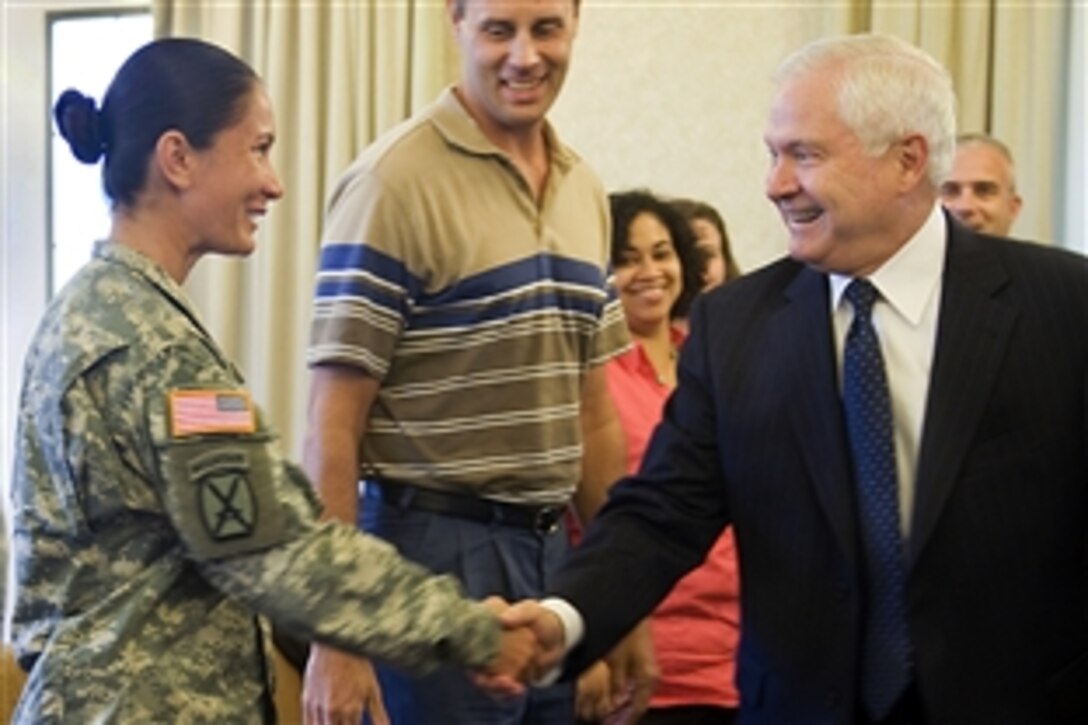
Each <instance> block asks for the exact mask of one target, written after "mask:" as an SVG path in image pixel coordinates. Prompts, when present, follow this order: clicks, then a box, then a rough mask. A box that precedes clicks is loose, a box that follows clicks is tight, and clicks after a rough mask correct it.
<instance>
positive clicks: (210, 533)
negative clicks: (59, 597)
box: [137, 346, 500, 671]
mask: <svg viewBox="0 0 1088 725" xmlns="http://www.w3.org/2000/svg"><path fill="white" fill-rule="evenodd" d="M149 368H150V372H149V373H148V375H146V376H145V381H144V383H143V384H142V385H141V386H140V388H141V390H140V392H139V395H138V396H137V397H139V398H141V401H140V402H141V407H142V409H143V411H144V413H143V414H144V415H145V421H144V424H145V425H146V426H147V430H148V431H149V433H150V445H151V447H152V448H153V450H154V456H153V457H154V460H153V462H152V466H153V468H154V475H155V476H157V478H158V481H157V483H158V485H159V487H160V489H161V491H160V495H161V498H162V502H163V506H164V508H165V509H166V512H167V515H168V516H169V518H170V521H171V523H172V524H173V526H174V527H175V528H176V530H177V532H178V535H179V537H180V539H181V541H182V543H183V545H184V546H185V547H186V549H187V551H188V552H189V555H190V557H191V558H192V559H193V560H194V561H196V562H197V564H198V566H199V568H200V570H201V571H202V573H203V574H204V575H205V576H206V577H207V579H208V580H209V581H210V582H211V583H212V584H213V585H215V586H216V587H218V588H219V589H221V590H222V591H224V592H225V593H227V594H229V595H231V596H233V597H235V598H237V599H239V600H241V601H244V602H246V603H247V604H249V605H250V606H252V607H253V608H254V609H255V610H257V611H259V612H261V613H262V614H265V615H266V616H268V617H269V618H271V619H272V620H273V621H274V622H276V623H277V624H278V625H280V626H282V627H284V628H285V629H286V630H287V631H289V632H291V633H292V634H294V635H296V636H298V637H302V638H306V639H312V640H317V641H321V642H326V643H329V644H332V645H334V646H336V647H338V648H341V649H345V650H349V651H352V652H356V653H358V654H364V655H367V656H370V657H375V658H379V659H382V660H386V661H388V662H390V663H393V664H396V665H398V666H401V667H404V668H408V669H411V670H415V671H426V670H428V669H431V668H433V667H435V666H437V665H439V664H441V663H445V662H448V663H454V664H457V665H460V666H465V667H481V666H484V665H485V664H487V663H488V662H490V661H491V660H492V658H493V657H494V655H495V653H496V652H497V651H498V643H499V635H500V630H499V625H498V623H497V621H496V619H495V617H494V616H493V615H491V613H490V612H489V611H488V610H487V608H486V607H484V606H483V605H482V604H480V603H478V602H474V601H471V600H467V599H465V598H464V597H463V596H462V593H461V589H460V585H459V583H458V582H457V580H456V579H454V578H452V577H448V576H441V577H440V576H434V575H431V574H430V573H429V572H428V571H427V570H425V569H424V568H423V567H421V566H419V565H417V564H414V563H411V562H409V561H407V560H405V559H404V558H402V557H401V556H399V555H398V554H397V552H396V550H395V549H394V548H393V547H392V546H391V545H389V544H387V543H386V542H383V541H381V540H379V539H376V538H373V537H369V536H366V535H364V534H361V533H359V532H357V531H355V530H354V529H352V528H351V527H349V526H345V525H343V524H337V523H332V522H329V523H324V524H319V523H318V522H317V520H316V517H317V513H318V510H319V504H318V503H317V499H316V497H315V495H314V494H313V492H312V489H311V487H310V484H309V482H308V481H307V479H306V477H305V475H304V474H303V473H302V471H301V470H300V469H299V468H297V467H296V466H294V465H292V464H290V463H289V462H287V461H286V460H284V458H283V455H282V452H281V450H280V447H279V445H278V444H277V441H276V438H275V436H274V434H273V433H272V432H271V431H270V430H269V429H268V428H267V426H266V425H265V423H264V421H263V420H262V418H261V415H260V412H259V411H258V410H257V409H256V408H255V407H254V406H253V405H252V403H250V402H249V399H248V395H247V394H246V393H245V391H244V390H241V389H240V388H239V384H238V382H237V380H235V378H234V375H233V374H232V373H231V371H229V370H227V369H224V368H223V367H222V366H221V365H219V364H218V363H217V361H216V360H215V357H214V356H213V355H211V354H210V353H204V352H202V351H201V350H200V349H195V346H194V347H189V346H186V347H183V348H181V349H177V350H173V351H171V354H170V355H168V356H165V357H164V358H163V359H162V360H160V361H158V363H157V364H156V365H153V366H149Z"/></svg>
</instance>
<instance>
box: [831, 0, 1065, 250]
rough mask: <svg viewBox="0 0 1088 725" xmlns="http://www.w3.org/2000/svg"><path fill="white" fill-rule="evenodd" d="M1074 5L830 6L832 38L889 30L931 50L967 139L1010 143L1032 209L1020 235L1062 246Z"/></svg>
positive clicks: (861, 0) (863, 1) (983, 1)
mask: <svg viewBox="0 0 1088 725" xmlns="http://www.w3.org/2000/svg"><path fill="white" fill-rule="evenodd" d="M1071 10H1072V6H1071V2H1069V0H1066V2H1060V3H1021V2H1003V1H1002V0H974V1H972V2H932V0H854V2H850V3H847V4H845V5H843V4H834V5H832V4H829V7H828V11H827V21H826V28H827V30H829V31H833V32H851V33H853V32H866V31H871V32H881V33H889V34H892V35H896V36H898V37H901V38H903V39H904V40H907V41H909V42H911V43H914V44H915V45H918V46H919V47H921V48H923V49H925V50H926V51H927V52H929V53H930V54H931V55H933V56H934V57H935V58H936V59H937V60H938V61H940V62H941V63H943V64H944V65H945V67H947V68H948V69H949V71H950V72H951V74H952V80H953V83H954V85H955V88H956V94H957V96H958V99H959V118H958V127H959V130H960V131H961V132H967V131H981V132H986V133H989V134H991V135H993V136H995V137H996V138H998V139H1000V140H1002V141H1004V142H1005V143H1006V144H1008V146H1009V148H1010V149H1011V150H1012V152H1013V156H1014V158H1015V160H1016V179H1017V187H1018V189H1019V191H1020V194H1021V195H1022V196H1023V197H1024V207H1023V210H1022V211H1021V214H1020V218H1019V219H1018V220H1017V223H1016V226H1015V227H1014V228H1013V234H1014V235H1020V236H1027V237H1031V238H1033V239H1038V240H1040V241H1056V234H1057V232H1058V230H1059V229H1061V228H1062V227H1063V225H1062V222H1061V219H1062V215H1063V211H1062V209H1063V207H1064V204H1063V199H1062V198H1061V193H1060V189H1061V188H1062V187H1063V186H1064V184H1063V181H1062V180H1063V178H1064V176H1065V169H1064V158H1065V147H1066V136H1065V125H1066V117H1067V110H1068V103H1067V101H1068V94H1067V92H1066V87H1065V82H1066V77H1067V68H1068V64H1069V60H1070V56H1071V53H1072V50H1073V48H1072V46H1071V44H1070V38H1069V33H1068V27H1069V23H1070V19H1071Z"/></svg>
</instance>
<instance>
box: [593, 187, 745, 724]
mask: <svg viewBox="0 0 1088 725" xmlns="http://www.w3.org/2000/svg"><path fill="white" fill-rule="evenodd" d="M611 206H612V221H613V233H612V263H613V266H614V268H615V273H616V289H617V291H618V293H619V296H620V299H621V301H622V303H623V309H624V314H625V315H626V317H627V326H628V329H629V330H630V332H631V338H632V340H633V342H634V345H633V347H632V349H631V350H630V351H628V352H627V353H625V354H624V355H621V356H620V357H617V358H614V359H613V360H612V361H610V362H609V363H608V367H607V375H608V386H609V389H610V392H611V394H612V398H613V400H614V402H615V405H616V410H617V412H618V413H619V416H620V421H621V422H622V424H623V428H624V431H625V433H626V435H627V447H628V454H627V469H628V472H634V471H635V470H636V469H637V468H638V466H639V463H640V461H641V460H642V455H643V452H644V451H645V450H646V447H647V445H648V444H649V440H650V437H651V435H652V433H653V430H654V427H655V426H656V425H657V423H658V421H659V420H660V419H661V413H662V409H663V407H664V405H665V401H666V399H667V398H668V396H669V394H670V393H671V392H672V390H673V388H675V387H676V356H677V350H678V349H679V347H680V345H681V344H682V343H683V338H684V333H683V332H681V329H680V327H678V326H677V325H674V324H673V323H674V321H675V320H678V319H682V318H683V317H684V316H685V315H686V313H687V308H688V306H689V305H690V304H691V301H692V300H693V299H694V297H695V296H696V295H697V294H698V292H699V290H700V288H701V286H702V284H701V278H700V275H701V269H702V265H701V263H700V262H701V258H700V254H699V251H698V250H697V248H696V246H695V241H694V238H693V236H692V233H691V230H690V228H689V226H688V224H687V222H686V220H685V219H684V218H683V216H682V215H681V214H680V213H679V212H678V211H677V210H676V209H675V208H674V207H672V206H671V205H670V204H669V203H668V202H665V201H663V200H661V199H659V198H657V197H655V196H654V195H652V194H650V193H648V192H645V191H630V192H624V193H620V194H613V195H612V197H611ZM739 610H740V605H739V589H738V580H737V563H736V557H735V555H734V550H733V535H732V531H731V530H729V529H727V530H726V531H725V533H724V534H723V535H722V537H721V538H720V539H719V540H718V542H717V543H716V544H715V545H714V548H713V549H712V550H711V551H710V553H709V555H708V556H707V559H706V561H705V562H704V563H703V564H702V565H700V566H699V567H698V568H697V569H695V570H694V571H692V572H691V573H689V574H688V575H687V576H686V577H684V578H683V579H682V580H680V582H678V583H677V585H676V587H675V588H674V589H673V590H672V592H671V593H670V594H669V596H668V597H667V598H666V599H665V600H664V601H663V602H662V603H661V605H660V606H659V607H658V608H657V610H656V611H655V612H654V614H653V617H652V619H651V628H652V632H653V639H654V646H655V649H656V653H657V661H658V667H659V668H660V672H661V675H660V679H659V681H658V685H657V688H656V689H655V691H654V695H653V698H652V699H651V701H650V709H649V710H648V711H647V712H646V714H645V715H644V716H643V717H642V719H641V720H640V721H639V722H640V723H644V724H650V725H679V724H681V723H682V724H683V725H702V724H704V723H706V724H710V723H713V724H715V725H718V724H720V723H732V722H733V721H734V718H735V715H736V709H737V707H738V706H739V704H740V696H739V694H738V692H737V689H736V687H735V685H734V684H733V668H734V653H735V652H736V647H737V639H738V636H739V624H740V611H739ZM598 675H599V673H598ZM591 676H592V674H591ZM580 714H582V715H583V717H584V716H585V714H588V713H587V712H586V710H584V709H583V710H582V711H581V713H580ZM613 720H615V718H612V719H610V720H609V721H610V722H611V721H613Z"/></svg>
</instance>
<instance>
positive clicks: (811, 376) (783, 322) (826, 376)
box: [771, 268, 857, 565]
mask: <svg viewBox="0 0 1088 725" xmlns="http://www.w3.org/2000/svg"><path fill="white" fill-rule="evenodd" d="M785 294H786V297H787V299H788V300H789V304H787V305H785V306H784V307H783V308H782V310H781V311H780V312H779V314H778V316H777V317H776V318H775V320H774V321H773V322H772V327H771V331H772V335H773V336H774V347H773V348H772V349H774V350H777V351H779V352H780V353H781V355H782V359H783V360H786V361H789V362H788V365H789V366H791V367H788V368H787V370H786V375H785V377H784V379H785V380H789V381H790V385H791V390H793V391H794V392H795V400H794V401H793V402H794V404H793V405H791V406H790V408H789V410H790V418H791V422H792V425H793V427H794V431H795V433H796V435H797V438H798V442H799V446H800V448H801V452H802V455H803V457H804V460H805V464H806V466H807V467H808V470H809V475H810V476H811V479H812V481H813V483H814V486H815V489H816V497H817V499H818V500H819V502H820V505H821V507H822V508H823V511H824V514H825V515H826V517H827V520H828V523H829V524H830V526H831V529H832V530H833V531H834V532H835V537H836V539H837V540H838V542H839V546H840V548H841V549H842V551H843V552H844V553H845V555H846V557H847V559H848V560H849V561H850V563H851V565H854V564H855V563H856V561H855V559H856V556H857V536H856V526H855V516H854V498H853V493H852V484H851V481H852V474H851V472H850V465H849V457H848V454H847V445H846V438H845V433H844V428H843V420H842V405H841V401H840V399H839V389H838V375H837V374H836V364H835V347H834V343H833V342H832V338H831V330H832V328H831V318H830V305H831V303H830V300H829V297H828V285H827V278H826V276H825V275H823V274H821V273H819V272H816V271H813V270H811V269H807V268H802V269H801V271H800V272H799V273H798V275H797V277H796V278H795V279H794V281H793V283H792V284H790V285H789V287H787V288H786V291H785Z"/></svg>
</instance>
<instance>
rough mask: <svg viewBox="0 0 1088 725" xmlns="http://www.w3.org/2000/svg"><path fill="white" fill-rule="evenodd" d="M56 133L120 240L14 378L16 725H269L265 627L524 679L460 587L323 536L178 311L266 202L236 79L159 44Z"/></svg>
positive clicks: (265, 130) (490, 618)
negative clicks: (20, 678) (209, 256)
mask: <svg viewBox="0 0 1088 725" xmlns="http://www.w3.org/2000/svg"><path fill="white" fill-rule="evenodd" d="M55 116H56V120H57V125H58V126H59V128H60V132H61V134H62V135H63V136H64V138H65V139H67V140H68V142H69V144H70V145H71V148H72V151H73V152H74V154H75V155H76V157H77V158H79V159H80V160H81V161H84V162H87V163H95V162H97V161H98V159H99V158H100V157H104V159H105V162H104V169H103V179H104V186H105V191H106V194H107V195H108V196H109V198H110V199H111V200H112V202H113V225H112V231H111V234H110V238H109V239H107V240H106V241H104V242H101V243H99V245H98V246H97V248H96V249H95V253H94V259H93V260H92V261H91V262H90V263H89V264H87V265H86V266H85V267H84V268H83V269H82V271H81V272H80V273H79V274H78V276H76V278H75V279H74V280H73V281H72V282H71V283H70V284H69V285H68V286H67V287H66V288H65V289H64V290H63V291H62V292H61V293H60V295H59V296H57V298H56V299H54V300H53V301H52V303H51V304H50V306H49V308H48V310H47V312H46V314H45V317H44V319H43V320H42V322H41V325H40V327H39V329H38V331H37V333H36V336H35V339H34V341H33V344H32V346H31V349H30V352H29V354H28V358H27V361H26V368H25V378H24V387H23V391H22V398H21V403H20V413H19V432H18V441H17V462H16V467H15V477H14V481H13V484H12V497H13V514H14V517H13V522H14V527H13V528H14V537H13V541H14V548H15V557H14V560H15V568H16V581H17V584H18V593H17V596H16V599H15V610H14V620H13V633H14V636H15V646H16V649H17V653H18V656H19V661H20V664H21V665H22V666H23V667H24V668H25V669H26V670H27V671H28V673H29V679H28V681H27V684H26V688H25V690H24V692H23V696H22V699H21V700H20V703H19V707H18V711H17V715H16V719H17V721H21V722H31V721H33V722H36V723H37V722H66V723H75V722H79V723H83V722H129V723H132V722H231V723H234V722H263V721H268V720H271V719H273V717H274V713H273V711H272V707H271V695H270V689H271V687H270V682H269V673H270V671H271V667H270V660H269V659H268V655H269V649H268V647H269V644H268V643H269V637H268V631H267V629H268V628H267V624H266V622H265V620H264V619H263V618H262V617H261V616H259V614H263V615H267V616H268V617H269V618H271V619H272V620H273V621H275V622H276V623H277V624H278V625H280V626H283V627H285V628H286V629H288V630H289V631H291V632H292V633H293V634H295V635H297V636H299V637H302V638H306V639H315V640H318V641H323V642H327V643H330V644H333V645H335V646H337V647H342V648H344V649H347V650H351V651H354V652H356V653H358V654H366V655H370V656H374V657H378V658H384V659H387V660H389V661H390V662H392V663H394V664H399V665H401V666H404V667H407V668H413V669H419V670H422V669H429V668H432V667H434V666H437V665H439V664H443V663H450V664H454V665H457V666H460V667H467V668H473V669H477V670H488V671H490V672H499V671H507V670H511V669H519V668H520V667H521V665H522V664H523V662H524V660H525V659H527V658H528V655H529V649H530V643H529V642H528V641H527V640H529V639H531V638H530V637H529V636H528V635H527V634H520V633H517V634H515V633H505V634H504V633H502V632H501V630H500V627H499V625H498V623H497V620H496V618H495V617H494V615H493V614H492V613H491V611H489V608H488V607H487V606H485V605H483V604H480V603H476V602H471V601H468V600H465V599H463V598H462V597H461V596H460V593H459V589H458V585H457V584H456V582H455V580H454V579H452V578H449V577H442V578H431V577H429V576H428V575H427V573H426V572H425V571H424V570H423V569H422V568H420V567H418V566H416V565H413V564H410V563H408V562H406V561H405V560H403V559H401V558H399V557H398V556H397V555H396V554H395V553H394V550H393V548H392V547H391V546H389V545H388V544H385V543H383V542H380V541H378V540H376V539H372V538H368V537H366V536H363V535H360V534H358V533H356V532H355V531H354V530H352V529H351V528H350V527H348V526H342V525H338V524H333V523H325V524H319V523H318V522H317V515H318V506H317V505H316V503H315V498H314V497H313V495H312V494H311V492H310V486H309V483H308V482H307V480H306V479H305V477H304V476H303V474H302V473H301V472H300V471H299V469H298V468H296V467H295V466H293V465H291V464H290V463H288V462H287V461H285V460H284V459H283V457H282V454H281V452H280V449H279V447H278V446H277V443H276V439H275V436H274V435H273V434H272V433H271V432H270V431H269V429H268V427H267V424H266V421H265V420H264V419H263V417H262V416H261V413H260V411H259V410H257V408H256V407H255V406H254V405H253V403H252V402H251V401H250V398H249V396H248V394H247V393H246V391H245V389H244V383H243V380H242V377H241V375H240V374H239V373H238V371H237V370H236V369H235V368H234V366H233V365H232V364H231V363H230V361H229V360H228V359H227V357H226V356H225V355H224V354H223V352H222V350H221V349H220V348H219V346H218V345H217V344H216V342H215V341H214V340H213V339H212V338H211V337H210V336H209V335H208V333H207V331H206V330H205V329H204V327H203V326H202V324H201V322H200V320H199V318H198V316H197V314H196V312H195V310H194V309H193V307H192V305H191V304H190V302H189V301H188V299H187V298H186V296H185V294H184V293H183V291H182V289H181V286H180V285H181V284H182V282H183V281H184V279H185V277H186V275H187V274H188V272H189V270H190V269H191V268H192V267H193V265H194V264H195V263H196V262H197V260H198V259H199V258H200V257H201V256H203V255H204V254H206V253H218V254H230V255H245V254H248V253H250V252H251V251H252V250H253V247H254V240H253V233H254V231H255V230H256V220H257V218H258V217H260V216H261V215H263V214H264V213H265V211H266V210H267V207H268V205H269V203H270V202H272V201H274V200H275V199H277V198H279V197H280V196H281V195H282V193H283V189H282V187H281V186H280V182H279V179H278V178H277V176H276V173H275V171H274V170H273V168H272V165H271V163H270V161H269V149H270V148H271V146H272V143H273V139H274V128H273V120H272V111H271V108H270V105H269V101H268V97H267V95H266V93H265V91H264V89H263V88H262V86H261V84H260V82H259V80H258V79H257V77H256V75H255V74H254V73H253V71H252V70H251V69H250V68H249V67H248V66H246V65H245V64H244V63H242V62H241V61H239V60H238V59H237V58H235V57H233V56H232V55H230V54H229V53H226V52H225V51H223V50H220V49H218V48H216V47H214V46H211V45H208V44H206V43H202V42H199V41H195V40H182V39H171V40H160V41H156V42H153V43H151V44H149V45H147V46H145V47H144V48H142V49H141V50H139V51H137V52H136V53H135V54H134V55H133V56H132V57H131V58H129V60H128V61H126V63H125V64H124V65H123V66H122V68H121V69H120V71H119V72H118V74H117V76H116V78H115V79H114V81H113V83H112V84H111V86H110V88H109V90H108V92H107V94H106V97H105V102H104V104H103V106H102V108H101V110H98V109H96V108H95V103H94V101H93V100H91V99H89V98H86V97H84V96H82V95H81V94H79V93H78V92H76V91H67V92H65V93H64V94H63V95H62V96H61V97H60V99H59V100H58V102H57V104H56V107H55ZM491 604H492V606H493V607H498V606H499V605H498V603H495V602H492V603H491ZM258 613H259V614H258ZM500 644H501V650H500ZM511 686H512V687H513V684H512V681H511Z"/></svg>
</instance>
